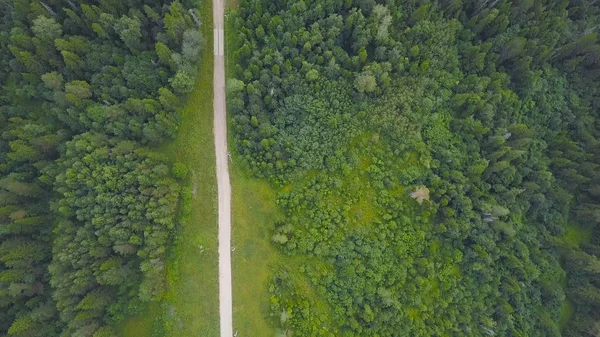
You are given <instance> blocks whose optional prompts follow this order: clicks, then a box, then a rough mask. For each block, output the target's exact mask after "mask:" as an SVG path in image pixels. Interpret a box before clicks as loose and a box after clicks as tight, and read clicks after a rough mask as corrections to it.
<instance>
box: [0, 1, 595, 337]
mask: <svg viewBox="0 0 600 337" xmlns="http://www.w3.org/2000/svg"><path fill="white" fill-rule="evenodd" d="M238 2H239V3H238ZM238 2H236V7H235V8H236V9H235V10H233V11H232V12H231V13H230V16H229V18H228V22H229V23H230V27H229V28H231V29H230V30H229V31H228V32H227V34H228V41H229V42H231V45H228V49H227V53H228V56H227V57H228V60H229V64H230V65H233V67H231V69H228V73H229V74H231V75H232V76H233V77H234V78H230V79H228V81H227V95H228V101H227V104H228V109H229V110H228V113H229V118H230V120H229V122H230V131H231V133H232V134H233V135H232V137H231V140H232V142H233V143H232V144H231V146H232V148H233V149H234V152H235V155H236V158H238V157H239V159H241V163H242V164H243V165H244V166H245V170H246V171H248V172H250V173H251V174H252V175H253V176H255V177H258V178H260V179H264V180H267V181H269V183H270V185H271V186H272V187H273V188H274V189H275V190H276V192H277V193H276V195H277V197H276V204H277V207H278V208H279V214H280V215H279V216H278V217H277V219H270V221H272V222H273V226H272V229H271V233H270V234H269V236H270V237H271V241H272V244H273V245H274V246H275V247H277V249H278V251H279V253H280V254H281V255H282V256H284V258H285V259H289V261H301V262H300V265H299V268H295V265H293V264H291V263H290V265H286V264H278V265H275V266H272V268H271V269H272V270H271V273H272V275H271V277H270V281H269V284H268V285H266V286H267V287H268V289H269V292H270V298H268V299H261V300H264V301H265V302H267V303H269V313H268V315H269V317H270V318H269V319H270V321H271V323H272V324H273V325H274V326H277V328H278V329H277V332H278V335H279V336H286V337H289V336H307V337H309V336H310V337H320V336H322V337H333V336H344V337H353V336H356V337H358V336H374V337H375V336H381V337H383V336H415V337H417V336H423V337H429V336H527V337H530V336H531V337H535V336H540V337H546V336H565V337H576V336H583V337H594V336H600V123H599V122H598V121H599V120H600V119H599V118H600V86H599V85H598V83H599V81H600V39H599V34H600V32H599V31H598V25H599V24H600V3H598V2H596V1H590V0H514V1H508V0H239V1H238ZM198 6H199V3H198V1H196V0H176V1H158V0H91V1H75V0H45V1H32V0H0V84H1V86H0V336H15V337H25V336H36V337H59V336H60V337H67V336H69V337H70V336H76V337H112V336H118V335H119V332H118V329H116V326H117V325H118V324H119V323H120V322H123V321H124V320H125V319H126V318H128V317H130V316H132V315H136V314H139V313H140V312H142V311H143V310H144V308H145V307H146V306H147V304H148V303H150V302H152V301H158V300H160V299H161V298H162V297H163V295H164V294H165V289H166V286H167V285H166V274H167V267H166V264H165V259H166V256H167V254H168V252H169V248H170V247H171V243H172V242H173V241H174V240H175V237H176V233H177V230H178V227H179V226H180V224H179V221H178V219H179V215H178V214H179V213H180V208H181V205H180V201H181V199H182V198H185V197H186V193H180V192H181V191H182V180H183V179H184V178H185V177H186V175H187V172H188V168H187V167H185V166H184V165H182V164H176V163H173V162H172V161H170V160H168V159H167V158H166V156H164V155H163V154H162V153H161V152H160V151H159V148H160V146H161V145H163V144H165V143H166V142H168V141H169V140H171V139H173V138H174V137H175V136H176V134H177V130H178V126H179V125H180V123H181V120H180V119H181V118H180V115H179V110H180V108H181V106H182V103H183V102H185V100H186V98H187V97H188V95H189V94H190V92H191V91H192V88H193V86H194V83H195V80H196V78H197V77H199V78H200V79H201V80H205V79H204V78H205V77H206V78H207V79H208V80H210V78H211V76H210V75H208V76H205V74H198V70H197V69H198V67H197V65H198V62H199V57H200V52H201V50H202V49H203V48H205V39H204V37H203V36H202V34H201V33H200V27H201V22H200V20H199V18H198V13H197V11H196V9H197V8H198ZM199 75H200V76H199ZM207 99H209V98H207ZM180 194H182V195H183V196H181V195H180ZM187 194H189V193H187ZM187 197H189V195H188V196H187ZM214 310H218V309H217V308H214Z"/></svg>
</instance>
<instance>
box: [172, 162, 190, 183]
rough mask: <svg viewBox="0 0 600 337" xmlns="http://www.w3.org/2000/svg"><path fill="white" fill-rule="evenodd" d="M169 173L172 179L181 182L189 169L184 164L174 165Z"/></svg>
mask: <svg viewBox="0 0 600 337" xmlns="http://www.w3.org/2000/svg"><path fill="white" fill-rule="evenodd" d="M171 172H172V173H173V177H175V178H176V179H180V180H183V179H185V177H187V175H188V172H189V169H188V167H187V166H186V165H185V164H184V163H175V165H173V169H172V170H171Z"/></svg>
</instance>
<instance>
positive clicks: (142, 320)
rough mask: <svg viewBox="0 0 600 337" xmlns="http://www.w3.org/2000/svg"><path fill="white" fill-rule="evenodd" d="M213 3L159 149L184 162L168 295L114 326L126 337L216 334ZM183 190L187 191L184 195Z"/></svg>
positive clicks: (205, 9)
mask: <svg viewBox="0 0 600 337" xmlns="http://www.w3.org/2000/svg"><path fill="white" fill-rule="evenodd" d="M211 4H212V2H211V1H210V0H204V1H203V3H202V5H201V8H200V10H199V13H200V17H201V22H202V31H203V35H204V37H205V39H206V45H205V47H204V50H203V51H202V59H201V63H200V65H199V68H200V70H199V78H198V79H197V81H196V84H195V86H194V89H193V91H192V92H191V93H190V96H189V98H188V99H187V102H186V103H185V105H184V106H183V108H182V110H181V118H182V120H181V125H180V127H179V130H178V133H177V137H176V138H175V139H174V140H173V141H171V142H169V143H167V144H165V145H164V146H162V147H161V148H160V149H159V150H160V152H161V153H162V154H163V155H165V156H166V157H167V158H168V160H169V161H170V162H171V163H175V162H180V163H184V164H185V165H186V166H187V167H188V168H189V171H190V173H189V175H188V178H187V179H186V181H185V182H184V184H183V185H184V192H183V194H186V193H187V195H188V196H189V197H188V198H187V200H185V199H186V198H183V202H182V207H181V211H180V215H179V217H180V220H179V222H180V232H179V233H177V239H176V241H175V242H174V244H173V246H172V250H171V252H170V253H169V258H168V260H167V292H166V294H165V296H164V298H163V300H162V301H161V302H160V303H152V304H150V305H149V306H148V308H147V309H146V311H145V312H144V313H143V314H141V315H139V316H138V317H132V318H130V319H128V320H127V321H126V322H124V324H122V325H121V326H120V327H119V330H120V333H119V335H121V336H125V337H151V336H157V337H171V336H173V337H175V336H205V337H216V336H218V335H219V314H218V307H219V306H218V251H217V245H218V240H217V186H216V170H215V153H214V139H213V132H212V129H213V100H212V97H213V87H212V73H213V55H212V54H213V53H212V45H213V41H212V40H213V34H212V5H211ZM186 191H187V192H186Z"/></svg>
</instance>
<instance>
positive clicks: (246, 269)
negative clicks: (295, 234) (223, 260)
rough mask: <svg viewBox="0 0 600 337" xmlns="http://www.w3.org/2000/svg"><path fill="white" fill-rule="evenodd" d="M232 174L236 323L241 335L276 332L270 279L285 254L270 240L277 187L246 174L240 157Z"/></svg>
mask: <svg viewBox="0 0 600 337" xmlns="http://www.w3.org/2000/svg"><path fill="white" fill-rule="evenodd" d="M230 170H231V178H232V195H233V197H232V198H233V199H232V220H233V221H232V222H233V224H232V226H233V239H232V241H233V242H232V244H233V247H235V251H234V252H233V253H232V254H233V256H232V260H233V261H232V263H233V275H232V276H233V326H234V330H239V335H240V336H261V337H262V336H274V335H275V326H274V325H273V324H271V323H270V321H269V319H268V313H269V298H270V294H269V292H268V286H269V279H270V276H271V268H270V266H272V265H273V264H276V263H278V262H279V261H280V260H281V258H282V256H281V254H279V252H278V251H277V250H276V249H275V247H274V246H273V245H272V244H271V235H272V225H273V223H274V221H275V219H277V218H278V211H277V207H276V205H275V191H274V190H273V189H272V188H271V187H270V186H269V184H268V183H267V182H265V181H263V180H257V179H253V178H250V177H248V176H247V174H246V173H245V172H244V170H243V169H241V168H240V164H239V163H238V161H237V160H236V161H234V163H233V165H232V166H231V167H230Z"/></svg>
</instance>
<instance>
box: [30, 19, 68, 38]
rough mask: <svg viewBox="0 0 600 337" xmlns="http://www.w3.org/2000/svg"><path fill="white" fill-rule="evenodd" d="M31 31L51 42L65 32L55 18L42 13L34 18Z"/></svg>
mask: <svg viewBox="0 0 600 337" xmlns="http://www.w3.org/2000/svg"><path fill="white" fill-rule="evenodd" d="M31 31H32V32H33V34H35V36H36V37H38V38H40V39H41V40H42V41H44V42H49V43H52V42H53V41H54V40H55V39H57V38H59V37H61V36H62V34H63V31H62V27H61V25H60V24H59V23H58V22H56V20H55V19H53V18H48V17H45V16H41V15H40V16H38V17H37V18H36V19H35V20H33V26H31Z"/></svg>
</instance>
